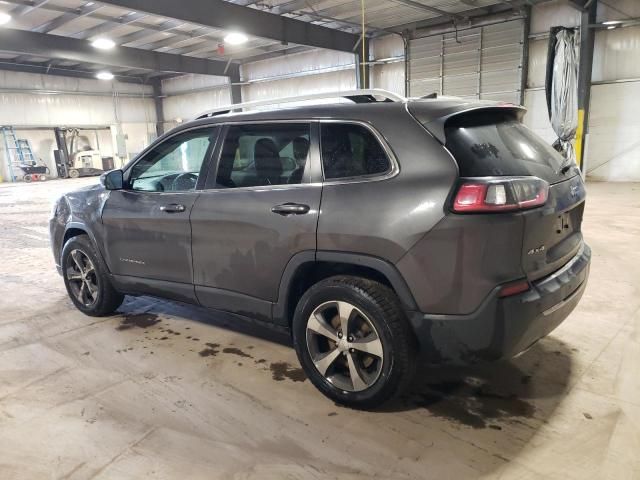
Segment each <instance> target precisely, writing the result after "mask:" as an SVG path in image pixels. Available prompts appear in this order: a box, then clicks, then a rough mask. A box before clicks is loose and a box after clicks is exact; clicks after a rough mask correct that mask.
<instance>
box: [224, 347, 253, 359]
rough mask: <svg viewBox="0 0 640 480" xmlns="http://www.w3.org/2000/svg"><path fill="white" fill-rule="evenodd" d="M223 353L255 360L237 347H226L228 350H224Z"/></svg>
mask: <svg viewBox="0 0 640 480" xmlns="http://www.w3.org/2000/svg"><path fill="white" fill-rule="evenodd" d="M222 351H223V352H224V353H231V354H232V355H238V356H239V357H244V358H253V357H252V356H251V355H249V354H248V353H244V352H243V351H242V350H240V349H239V348H236V347H226V348H223V349H222Z"/></svg>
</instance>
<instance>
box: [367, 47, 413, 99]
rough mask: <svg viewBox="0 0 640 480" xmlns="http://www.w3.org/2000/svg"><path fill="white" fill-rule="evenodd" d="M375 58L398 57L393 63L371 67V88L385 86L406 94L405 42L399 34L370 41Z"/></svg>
mask: <svg viewBox="0 0 640 480" xmlns="http://www.w3.org/2000/svg"><path fill="white" fill-rule="evenodd" d="M370 52H371V58H373V59H374V60H383V59H397V60H398V61H393V63H384V64H378V65H373V66H372V67H371V69H370V75H371V78H370V82H369V84H370V85H371V88H383V89H385V90H389V91H391V92H394V93H398V94H400V95H405V94H406V92H405V71H404V42H403V41H402V38H401V37H399V36H398V35H386V36H384V37H381V38H376V39H374V40H372V41H371V43H370Z"/></svg>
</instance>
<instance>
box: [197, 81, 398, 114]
mask: <svg viewBox="0 0 640 480" xmlns="http://www.w3.org/2000/svg"><path fill="white" fill-rule="evenodd" d="M375 97H382V98H384V100H383V101H384V102H406V101H407V99H406V98H405V97H403V96H401V95H398V94H397V93H393V92H389V91H388V90H382V89H380V88H370V89H362V90H344V91H341V92H326V93H312V94H309V95H300V96H297V97H285V98H273V99H270V100H254V101H252V102H242V103H233V104H231V105H226V106H221V107H216V108H215V109H213V110H207V111H206V112H202V113H201V114H200V115H198V116H197V117H196V120H199V119H201V118H208V117H214V116H216V115H223V114H225V113H231V112H233V111H236V110H242V109H245V108H250V107H260V106H263V105H278V104H280V103H292V102H303V101H305V100H321V99H329V98H346V99H348V100H351V101H353V102H354V103H375V102H377V100H376V99H375Z"/></svg>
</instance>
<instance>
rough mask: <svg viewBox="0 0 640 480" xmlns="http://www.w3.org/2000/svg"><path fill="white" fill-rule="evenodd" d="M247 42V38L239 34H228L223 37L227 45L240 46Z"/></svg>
mask: <svg viewBox="0 0 640 480" xmlns="http://www.w3.org/2000/svg"><path fill="white" fill-rule="evenodd" d="M247 40H249V37H247V36H246V35H245V34H244V33H240V32H229V33H228V34H227V36H226V37H224V41H225V43H228V44H229V45H240V44H242V43H245V42H246V41H247Z"/></svg>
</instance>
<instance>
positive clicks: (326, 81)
mask: <svg viewBox="0 0 640 480" xmlns="http://www.w3.org/2000/svg"><path fill="white" fill-rule="evenodd" d="M354 88H356V74H355V69H349V70H339V71H336V72H329V73H321V74H315V75H307V76H301V77H294V78H284V79H280V80H271V81H268V82H256V83H252V84H249V85H243V86H242V99H243V101H246V102H250V101H253V100H261V99H265V98H278V97H293V96H296V95H304V94H309V93H322V92H332V91H336V90H352V89H354ZM329 101H331V100H329ZM333 101H335V100H333ZM300 103H301V104H304V103H314V104H317V103H322V102H319V101H317V100H314V101H311V102H300ZM287 105H288V106H293V105H296V104H292V103H288V104H287Z"/></svg>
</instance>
